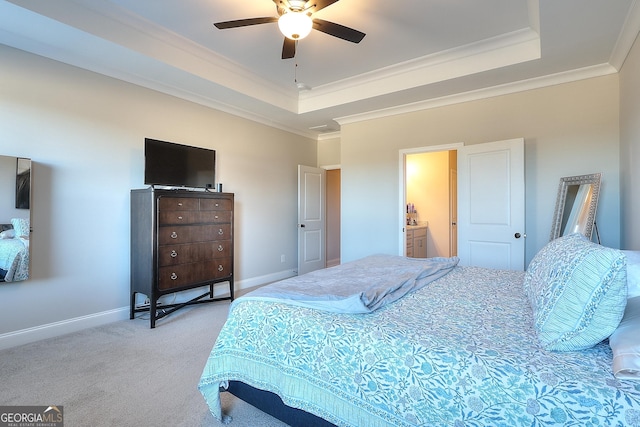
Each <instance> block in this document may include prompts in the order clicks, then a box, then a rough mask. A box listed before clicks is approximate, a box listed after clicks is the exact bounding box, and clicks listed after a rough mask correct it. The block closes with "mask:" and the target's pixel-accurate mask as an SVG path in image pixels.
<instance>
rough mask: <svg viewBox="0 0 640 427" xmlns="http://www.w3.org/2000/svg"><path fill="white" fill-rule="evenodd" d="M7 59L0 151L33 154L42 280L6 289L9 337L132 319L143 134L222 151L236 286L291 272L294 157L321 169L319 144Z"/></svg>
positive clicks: (0, 59)
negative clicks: (134, 208)
mask: <svg viewBox="0 0 640 427" xmlns="http://www.w3.org/2000/svg"><path fill="white" fill-rule="evenodd" d="M0 63H1V64H2V66H1V67H0V81H1V82H2V84H0V154H3V155H11V156H23V157H30V158H32V159H33V161H34V162H35V163H34V167H33V190H34V193H33V207H32V212H33V221H32V226H33V235H32V236H31V251H32V252H31V260H32V277H33V279H31V280H28V281H26V282H22V283H19V284H2V285H0V301H1V303H0V304H1V306H2V310H0V311H1V313H2V314H1V315H0V319H1V320H0V345H2V342H1V341H2V340H1V338H2V337H3V335H2V334H9V335H11V333H14V332H16V331H24V330H25V329H28V328H33V330H38V331H44V330H47V329H48V330H55V329H56V328H58V327H59V326H60V324H64V325H67V326H69V327H71V328H73V327H75V325H76V324H79V326H86V325H87V324H88V323H91V322H97V323H99V322H100V321H101V320H114V318H128V304H129V209H130V207H129V206H130V204H129V192H130V190H131V189H132V188H142V187H144V182H143V176H144V175H143V173H144V153H143V144H144V138H145V137H151V138H158V139H163V140H168V141H173V142H179V143H182V144H188V145H195V146H201V147H207V148H213V149H215V150H216V154H217V166H218V169H217V178H218V181H220V182H222V183H223V189H224V190H225V191H227V192H233V193H235V197H236V199H235V200H236V205H235V207H236V216H235V230H236V245H235V250H236V253H235V255H236V265H235V277H236V281H237V285H238V287H242V286H250V285H257V284H262V283H265V282H267V281H270V280H275V279H278V278H281V277H282V276H283V275H287V274H292V271H293V270H294V269H295V268H296V260H297V229H296V227H295V224H296V222H297V200H296V194H297V165H298V164H307V165H316V163H317V151H316V150H317V147H316V141H313V140H310V139H306V138H303V137H301V136H299V135H294V134H291V133H288V132H284V131H281V130H277V129H274V128H271V127H268V126H264V125H261V124H258V123H256V122H252V121H249V120H245V119H242V118H239V117H236V116H232V115H229V114H225V113H222V112H219V111H216V110H212V109H210V108H205V107H203V106H200V105H197V104H194V103H190V102H186V101H183V100H180V99H177V98H174V97H171V96H167V95H164V94H160V93H157V92H154V91H151V90H147V89H144V88H141V87H138V86H134V85H130V84H127V83H124V82H121V81H118V80H115V79H110V78H107V77H104V76H101V75H98V74H95V73H91V72H87V71H84V70H80V69H78V68H75V67H71V66H68V65H64V64H61V63H58V62H54V61H51V60H47V59H44V58H42V57H38V56H35V55H31V54H27V53H24V52H21V51H18V50H14V49H11V48H7V47H2V46H0ZM281 255H285V258H286V260H287V262H285V263H282V262H281ZM70 319H71V320H70ZM56 322H58V323H56ZM43 325H47V327H46V328H45V327H43ZM52 325H53V326H52ZM66 331H68V330H66ZM14 335H16V334H14ZM17 335H20V334H17ZM5 336H6V335H5Z"/></svg>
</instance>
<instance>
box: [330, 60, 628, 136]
mask: <svg viewBox="0 0 640 427" xmlns="http://www.w3.org/2000/svg"><path fill="white" fill-rule="evenodd" d="M615 73H617V70H616V69H615V67H613V66H612V65H610V64H608V63H606V64H600V65H594V66H591V67H585V68H580V69H577V70H572V71H566V72H562V73H557V74H551V75H548V76H543V77H536V78H533V79H527V80H521V81H518V82H514V83H507V84H503V85H498V86H492V87H489V88H484V89H478V90H473V91H469V92H464V93H459V94H455V95H449V96H443V97H440V98H434V99H428V100H425V101H419V102H413V103H410V104H405V105H399V106H397V107H390V108H383V109H380V110H374V111H369V112H366V113H361V114H354V115H350V116H344V117H338V118H334V120H335V121H336V122H338V123H339V124H340V125H341V126H342V125H345V124H349V123H357V122H361V121H364V120H372V119H379V118H384V117H389V116H395V115H399V114H406V113H412V112H416V111H421V110H428V109H432V108H438V107H444V106H447V105H453V104H461V103H464V102H470V101H477V100H480V99H486V98H493V97H496V96H502V95H508V94H512V93H517V92H523V91H527V90H532V89H539V88H544V87H548V86H554V85H559V84H563V83H570V82H574V81H579V80H584V79H589V78H593V77H600V76H605V75H609V74H615Z"/></svg>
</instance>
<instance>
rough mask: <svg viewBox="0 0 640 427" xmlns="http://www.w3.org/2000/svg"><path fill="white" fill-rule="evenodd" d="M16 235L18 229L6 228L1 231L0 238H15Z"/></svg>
mask: <svg viewBox="0 0 640 427" xmlns="http://www.w3.org/2000/svg"><path fill="white" fill-rule="evenodd" d="M15 236H16V231H15V230H14V229H13V228H10V229H9V230H4V231H3V232H2V233H0V239H13V238H14V237H15Z"/></svg>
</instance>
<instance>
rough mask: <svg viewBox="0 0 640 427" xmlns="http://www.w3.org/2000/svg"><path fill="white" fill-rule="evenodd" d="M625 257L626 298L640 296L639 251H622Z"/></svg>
mask: <svg viewBox="0 0 640 427" xmlns="http://www.w3.org/2000/svg"><path fill="white" fill-rule="evenodd" d="M622 253H623V254H625V255H626V256H627V298H633V297H637V296H640V251H622Z"/></svg>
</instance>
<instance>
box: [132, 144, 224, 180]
mask: <svg viewBox="0 0 640 427" xmlns="http://www.w3.org/2000/svg"><path fill="white" fill-rule="evenodd" d="M215 165H216V152H215V150H210V149H207V148H198V147H191V146H188V145H182V144H176V143H173V142H166V141H159V140H157V139H150V138H145V140H144V183H145V185H163V186H168V187H193V188H211V187H213V184H214V183H215Z"/></svg>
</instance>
